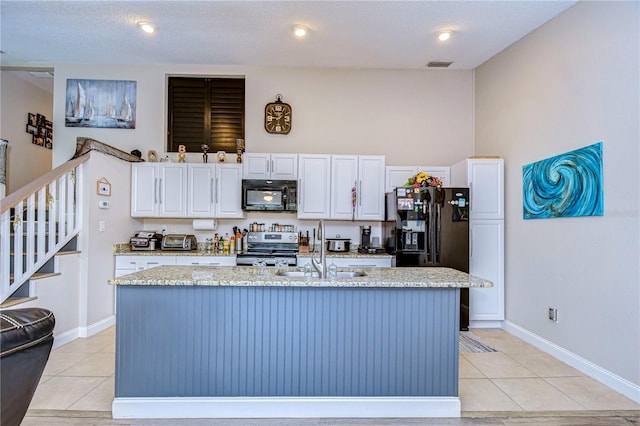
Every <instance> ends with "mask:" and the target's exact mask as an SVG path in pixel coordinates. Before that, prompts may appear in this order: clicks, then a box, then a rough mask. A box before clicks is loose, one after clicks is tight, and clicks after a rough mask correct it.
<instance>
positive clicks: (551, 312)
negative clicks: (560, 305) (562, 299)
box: [549, 308, 558, 322]
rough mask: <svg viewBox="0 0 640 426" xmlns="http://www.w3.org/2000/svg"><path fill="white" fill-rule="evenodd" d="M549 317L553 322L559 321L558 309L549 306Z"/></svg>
mask: <svg viewBox="0 0 640 426" xmlns="http://www.w3.org/2000/svg"><path fill="white" fill-rule="evenodd" d="M549 319H550V320H551V321H553V322H558V309H556V308H549Z"/></svg>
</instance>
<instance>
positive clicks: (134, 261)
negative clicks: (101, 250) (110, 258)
mask: <svg viewBox="0 0 640 426" xmlns="http://www.w3.org/2000/svg"><path fill="white" fill-rule="evenodd" d="M115 263H116V271H115V276H116V277H119V276H122V275H127V274H132V273H134V272H139V271H144V270H146V269H151V268H155V267H157V266H164V265H169V266H171V265H175V264H176V257H175V256H116V262H115Z"/></svg>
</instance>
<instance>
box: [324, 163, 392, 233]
mask: <svg viewBox="0 0 640 426" xmlns="http://www.w3.org/2000/svg"><path fill="white" fill-rule="evenodd" d="M384 178H385V169H384V156H382V155H332V156H331V216H330V218H331V219H337V220H384ZM354 197H355V200H354Z"/></svg>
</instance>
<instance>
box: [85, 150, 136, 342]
mask: <svg viewBox="0 0 640 426" xmlns="http://www.w3.org/2000/svg"><path fill="white" fill-rule="evenodd" d="M85 166H86V167H85V169H84V182H85V187H84V192H83V201H84V202H83V210H84V215H83V216H84V222H83V224H82V230H81V232H80V236H79V239H80V244H79V246H80V249H81V259H82V262H81V267H80V283H79V284H80V300H81V303H80V304H79V307H80V308H81V310H80V312H79V316H80V325H81V327H85V328H88V329H89V330H88V334H91V333H90V328H91V327H92V326H93V325H95V324H97V323H99V322H100V321H104V320H106V319H108V318H109V317H111V316H112V315H113V314H114V304H115V303H114V288H113V286H110V285H108V284H107V280H109V279H111V278H113V271H114V264H115V260H114V257H113V245H114V244H117V243H123V242H127V241H129V237H131V235H133V232H134V231H135V230H136V229H137V228H140V227H141V226H140V223H139V221H138V220H136V219H132V218H131V214H130V211H131V209H130V199H131V195H130V194H131V193H130V188H131V163H128V162H126V161H123V160H120V159H117V158H115V157H112V156H109V155H106V154H102V153H98V152H91V154H90V159H89V161H87V162H86V163H85ZM103 178H105V179H107V180H108V181H109V182H110V183H111V196H109V197H107V196H103V195H98V194H97V192H96V185H97V182H98V180H101V179H103ZM100 201H107V202H108V203H109V208H108V209H101V208H99V207H98V205H99V202H100ZM100 222H104V224H105V230H104V232H100Z"/></svg>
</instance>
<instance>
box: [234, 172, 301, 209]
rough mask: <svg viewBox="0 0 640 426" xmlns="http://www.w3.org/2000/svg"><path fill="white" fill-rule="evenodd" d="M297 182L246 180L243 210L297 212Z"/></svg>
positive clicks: (243, 192) (243, 183)
mask: <svg viewBox="0 0 640 426" xmlns="http://www.w3.org/2000/svg"><path fill="white" fill-rule="evenodd" d="M297 187H298V183H297V182H296V181H295V180H262V179H244V180H243V181H242V209H243V210H249V211H272V212H275V211H278V212H295V211H296V210H297V201H298V190H297Z"/></svg>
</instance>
